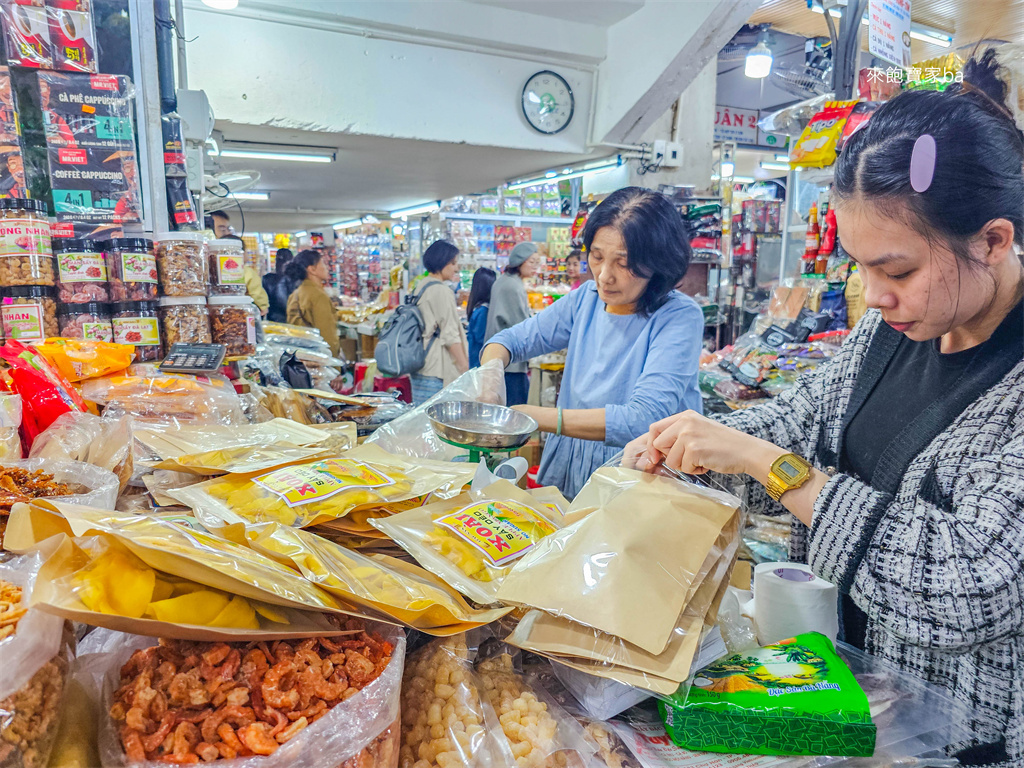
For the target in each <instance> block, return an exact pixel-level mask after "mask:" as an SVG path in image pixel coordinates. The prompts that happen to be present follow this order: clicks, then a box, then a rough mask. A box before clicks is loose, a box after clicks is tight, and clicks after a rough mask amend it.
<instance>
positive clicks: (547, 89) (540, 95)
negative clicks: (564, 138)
mask: <svg viewBox="0 0 1024 768" xmlns="http://www.w3.org/2000/svg"><path fill="white" fill-rule="evenodd" d="M575 110H576V100H575V99H574V98H573V95H572V88H570V87H569V83H567V82H566V81H565V78H564V77H562V76H561V75H559V74H556V73H555V72H552V71H551V70H549V69H545V70H542V71H540V72H538V73H537V74H535V75H533V76H532V77H531V78H530V79H529V80H527V81H526V85H524V86H523V116H524V117H526V121H527V122H528V123H529V124H530V126H531V127H532V128H533V129H534V130H536V131H540V132H541V133H548V134H551V133H558V132H559V131H562V130H565V127H566V126H567V125H569V121H571V120H572V115H573V112H574V111H575Z"/></svg>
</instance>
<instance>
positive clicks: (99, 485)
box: [3, 459, 121, 509]
mask: <svg viewBox="0 0 1024 768" xmlns="http://www.w3.org/2000/svg"><path fill="white" fill-rule="evenodd" d="M3 466H5V467H15V468H19V467H20V468H22V469H27V470H28V471H29V472H35V471H36V470H37V469H41V470H42V471H43V472H46V473H47V474H51V475H53V480H54V482H57V483H66V484H67V485H68V486H69V487H71V488H72V489H73V490H74V491H76V492H75V493H71V494H69V495H67V496H48V497H47V500H49V501H62V502H65V503H67V504H79V505H81V506H83V507H96V508H97V509H113V508H114V505H115V504H116V503H117V494H118V491H119V490H120V488H121V484H120V482H119V481H118V479H117V477H116V476H115V475H114V473H113V472H110V471H109V470H106V469H102V468H100V467H94V466H93V465H92V464H85V463H83V462H81V461H60V460H56V459H21V460H20V461H5V462H4V464H3Z"/></svg>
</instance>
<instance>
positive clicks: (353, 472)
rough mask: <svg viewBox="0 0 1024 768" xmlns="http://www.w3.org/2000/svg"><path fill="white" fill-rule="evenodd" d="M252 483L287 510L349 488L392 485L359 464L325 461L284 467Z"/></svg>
mask: <svg viewBox="0 0 1024 768" xmlns="http://www.w3.org/2000/svg"><path fill="white" fill-rule="evenodd" d="M253 482H254V483H256V485H258V486H260V487H261V488H265V489H266V490H268V491H270V492H271V493H273V494H276V495H277V496H280V497H281V500H282V501H283V502H284V503H285V504H287V505H288V506H289V507H298V506H300V505H302V504H309V503H310V502H314V501H323V500H324V499H329V498H330V497H331V496H334V495H336V494H339V493H341V492H342V491H347V490H349V489H352V488H364V489H370V488H383V487H385V486H388V485H394V484H395V481H394V480H392V479H391V478H390V477H388V476H387V475H385V474H384V473H383V472H379V471H377V470H376V469H373V468H372V467H369V466H367V465H366V464H363V463H362V462H361V461H352V460H351V459H325V460H324V461H317V462H314V463H312V464H305V465H302V466H298V467H284V468H282V469H277V470H274V471H273V472H268V473H267V474H265V475H260V476H259V477H256V478H253Z"/></svg>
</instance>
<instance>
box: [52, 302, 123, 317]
mask: <svg viewBox="0 0 1024 768" xmlns="http://www.w3.org/2000/svg"><path fill="white" fill-rule="evenodd" d="M57 314H58V315H109V314H110V305H109V304H106V303H103V302H99V301H87V302H85V303H84V304H60V305H58V306H57Z"/></svg>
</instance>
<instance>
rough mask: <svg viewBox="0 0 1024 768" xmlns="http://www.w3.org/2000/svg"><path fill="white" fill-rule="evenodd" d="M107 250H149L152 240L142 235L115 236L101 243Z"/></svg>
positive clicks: (151, 246)
mask: <svg viewBox="0 0 1024 768" xmlns="http://www.w3.org/2000/svg"><path fill="white" fill-rule="evenodd" d="M103 247H104V250H107V251H151V250H153V241H152V240H147V239H146V238H144V237H115V238H114V239H113V240H108V241H107V242H105V243H103Z"/></svg>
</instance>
